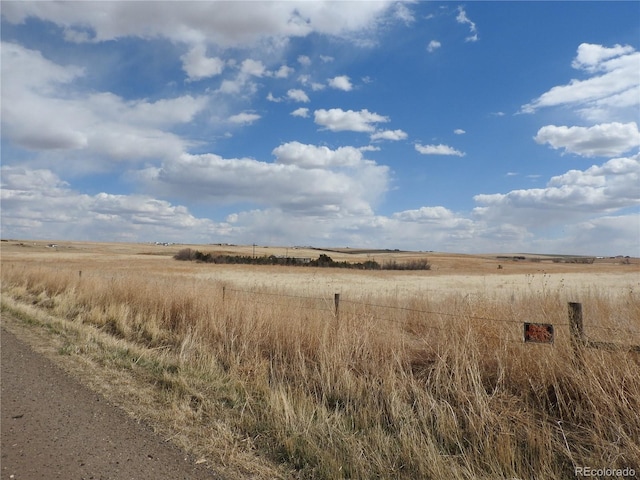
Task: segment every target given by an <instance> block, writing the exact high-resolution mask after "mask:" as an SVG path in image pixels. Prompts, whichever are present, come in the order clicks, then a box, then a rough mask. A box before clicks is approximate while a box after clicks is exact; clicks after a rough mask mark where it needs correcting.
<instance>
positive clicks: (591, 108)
mask: <svg viewBox="0 0 640 480" xmlns="http://www.w3.org/2000/svg"><path fill="white" fill-rule="evenodd" d="M639 62H640V53H639V52H636V51H635V50H634V49H633V48H632V47H629V46H625V47H622V46H620V45H615V46H614V47H612V48H607V47H603V46H601V45H592V44H585V43H583V44H581V45H580V46H579V47H578V54H577V56H576V58H575V59H574V60H573V63H572V66H573V67H574V68H576V69H579V70H582V71H584V72H586V73H587V74H591V75H592V76H591V77H590V78H587V79H585V80H576V79H574V80H571V81H570V82H569V83H568V84H566V85H561V86H556V87H553V88H551V89H550V90H549V91H547V92H545V93H543V94H542V95H540V96H539V97H538V98H536V99H534V100H532V101H531V102H529V103H527V104H525V105H523V106H522V107H521V109H520V112H521V113H534V112H536V111H537V110H539V109H541V108H548V107H558V106H570V107H573V108H575V109H576V110H577V112H578V113H579V114H580V115H581V116H582V117H583V118H586V119H589V120H593V121H609V120H617V121H620V120H621V119H629V120H633V119H636V118H637V113H638V108H639V107H640V83H639V82H638V63H639Z"/></svg>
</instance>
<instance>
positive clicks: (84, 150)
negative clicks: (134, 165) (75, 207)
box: [1, 42, 209, 171]
mask: <svg viewBox="0 0 640 480" xmlns="http://www.w3.org/2000/svg"><path fill="white" fill-rule="evenodd" d="M2 68H3V72H5V71H7V72H11V75H4V76H3V85H2V105H1V112H2V134H3V139H6V140H8V141H9V142H11V143H13V144H15V145H19V146H21V147H23V148H26V149H29V150H32V151H37V152H45V151H48V152H50V153H55V152H60V153H63V152H66V154H65V156H64V158H62V159H61V158H60V157H59V156H56V155H51V156H50V157H49V158H50V160H49V163H50V166H51V167H53V166H58V167H63V166H64V165H70V164H71V163H72V162H74V161H75V165H76V167H80V168H82V169H83V170H85V171H90V170H102V169H104V167H105V163H108V162H110V161H118V162H119V161H128V162H136V161H139V160H143V159H153V158H156V159H157V158H165V157H166V156H170V155H176V154H179V153H180V152H182V151H184V149H185V148H186V147H187V146H188V145H189V143H188V142H186V141H184V140H182V139H181V138H180V137H178V136H177V135H175V134H173V133H171V132H170V131H168V129H170V128H172V127H173V126H175V125H180V124H185V123H188V122H191V121H192V120H193V119H194V118H195V117H196V115H198V114H199V113H200V112H202V111H203V110H204V109H205V108H206V107H207V105H208V102H209V99H208V98H207V97H206V96H199V97H192V96H190V95H184V96H181V97H176V98H169V99H160V100H157V101H154V102H150V101H147V100H129V101H126V100H124V99H122V98H121V97H119V96H117V95H114V94H112V93H100V92H88V93H84V92H83V91H82V90H79V89H77V88H76V86H75V81H76V80H80V79H81V76H82V75H83V73H84V70H83V69H80V68H78V67H76V66H61V65H58V64H56V63H54V62H51V61H50V60H47V59H45V58H44V57H43V56H42V54H41V53H40V52H38V51H35V50H30V49H26V48H24V47H21V46H19V45H16V44H11V43H6V42H5V43H3V44H2ZM33 72H38V75H34V73H33ZM9 99H10V100H9ZM87 156H93V158H94V163H93V164H91V163H90V162H87V161H86V157H87Z"/></svg>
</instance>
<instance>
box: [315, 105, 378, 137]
mask: <svg viewBox="0 0 640 480" xmlns="http://www.w3.org/2000/svg"><path fill="white" fill-rule="evenodd" d="M314 117H315V123H316V124H318V125H321V126H323V127H326V128H328V129H329V130H331V131H332V132H341V131H352V132H373V131H375V124H376V123H381V122H388V121H389V118H388V117H385V116H382V115H379V114H377V113H372V112H370V111H369V110H367V109H364V110H360V111H354V110H346V111H345V110H342V109H340V108H332V109H330V110H325V109H320V110H316V111H315V112H314Z"/></svg>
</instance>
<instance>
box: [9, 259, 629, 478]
mask: <svg viewBox="0 0 640 480" xmlns="http://www.w3.org/2000/svg"><path fill="white" fill-rule="evenodd" d="M165 261H166V262H168V268H171V269H174V268H176V269H177V268H184V267H182V266H180V267H178V266H175V264H174V263H171V262H172V260H170V259H166V260H165ZM254 268H255V267H254ZM83 272H84V273H83V275H82V276H80V275H79V274H78V264H73V265H72V266H69V265H68V264H66V263H65V262H51V263H47V264H44V265H43V264H40V265H38V264H32V263H24V264H22V265H21V264H18V263H15V264H13V266H11V267H9V268H6V267H3V269H2V295H3V300H4V303H5V304H6V305H10V306H11V307H10V308H12V309H14V310H16V311H17V310H19V309H20V308H21V307H20V305H30V307H29V308H31V309H33V308H37V309H40V310H45V311H46V312H48V314H50V315H52V316H54V317H57V318H63V319H66V321H68V322H71V323H72V324H77V325H89V326H91V327H92V328H95V329H99V330H100V331H101V332H103V333H108V334H109V335H110V336H112V337H115V338H116V339H121V340H122V341H123V342H125V341H126V342H129V343H128V345H134V346H135V349H133V350H135V352H134V351H133V350H131V351H129V353H127V351H128V350H127V351H120V350H117V349H115V350H110V351H107V352H104V353H103V356H104V357H105V359H104V360H103V361H104V362H107V361H110V362H117V364H118V365H119V366H120V368H122V369H125V370H126V369H131V370H133V369H134V368H135V369H139V370H140V369H142V371H143V373H144V375H142V377H141V378H142V379H143V380H144V381H146V382H147V383H149V384H150V385H153V386H154V388H155V389H156V390H160V391H162V392H163V394H164V395H165V397H166V398H167V399H168V402H169V403H168V406H167V407H166V418H165V420H166V421H167V422H169V423H173V424H174V427H175V428H182V426H181V425H184V424H192V425H194V426H195V427H194V429H193V430H192V432H195V433H193V434H192V436H191V437H189V438H188V439H187V440H185V442H186V444H187V446H189V447H190V448H192V449H193V450H194V451H198V452H200V453H201V454H203V455H205V456H207V458H209V459H210V460H212V462H214V463H215V462H223V463H226V464H228V465H232V466H233V465H235V466H234V467H233V468H235V471H236V472H243V471H244V472H245V473H247V472H253V474H255V469H254V470H252V468H251V467H250V466H249V465H245V466H242V465H241V463H242V462H243V461H249V460H248V458H250V457H248V456H246V455H244V454H242V453H241V452H244V453H246V452H247V451H254V452H258V453H259V454H260V455H262V456H266V457H268V458H270V459H271V460H272V461H274V462H275V463H284V464H285V465H287V466H289V468H290V469H291V471H293V472H294V473H292V474H291V475H293V476H298V477H302V478H327V479H334V478H363V479H365V478H376V477H378V478H434V479H439V478H454V479H455V478H459V479H476V478H487V479H489V478H491V479H493V478H540V479H549V478H572V477H573V476H574V467H575V466H590V467H593V468H604V467H607V468H625V467H629V468H634V469H635V471H636V472H638V471H640V416H639V415H638V412H639V411H640V354H638V353H635V352H632V351H629V350H627V349H625V348H621V349H618V350H613V351H609V350H598V349H587V350H585V351H583V352H582V354H581V355H580V356H579V357H578V356H576V354H575V352H574V351H573V350H572V348H571V344H570V342H569V334H568V325H567V322H568V318H567V303H566V302H567V299H568V298H569V297H570V294H571V292H566V291H564V290H561V289H558V288H544V289H542V290H538V291H535V292H534V291H526V290H517V291H514V293H513V294H511V295H495V296H491V295H468V294H466V293H465V292H453V291H450V292H449V293H446V294H443V295H423V296H405V295H393V294H389V295H380V294H378V293H373V292H368V291H367V290H366V289H363V290H362V291H361V292H360V293H359V294H356V292H355V291H354V292H353V293H352V294H350V295H349V296H343V297H341V299H340V308H339V312H338V315H337V316H336V315H335V306H334V303H333V302H334V299H333V298H332V297H331V296H326V297H323V298H309V297H310V295H309V296H307V295H301V294H300V292H299V291H295V290H290V289H281V288H277V287H271V288H270V287H269V286H268V285H265V284H260V285H256V286H255V288H253V289H249V288H247V286H246V285H244V286H243V287H238V286H235V285H234V284H230V283H228V282H227V283H221V282H215V281H212V280H209V279H204V278H196V277H193V276H186V275H184V276H183V275H180V276H172V275H167V274H166V272H162V271H161V270H144V269H143V270H140V271H138V270H137V269H135V268H120V269H117V268H112V269H104V270H99V269H94V270H91V269H90V268H89V267H88V266H85V267H83ZM223 287H224V288H223ZM248 290H252V291H251V292H249V291H248ZM580 297H581V298H580V299H579V300H580V301H581V302H582V303H583V306H584V310H585V323H586V325H587V327H586V330H587V333H588V334H590V335H593V336H599V338H601V339H606V340H610V341H616V342H618V343H620V344H630V343H635V344H640V298H639V297H640V295H639V293H638V290H637V289H635V290H634V289H633V288H631V287H629V288H626V289H625V290H624V291H618V292H616V294H615V295H610V294H609V293H608V292H607V291H606V290H605V291H602V290H599V289H598V288H597V285H594V288H593V289H591V290H586V291H581V293H580ZM25 308H26V307H25ZM525 321H527V322H528V321H534V322H545V323H553V324H554V325H555V326H556V340H555V343H554V344H553V345H530V344H523V343H522V323H523V322H525ZM118 348H120V347H118ZM131 348H133V347H131ZM81 350H82V348H78V347H77V346H76V347H75V349H74V348H71V349H70V351H72V352H76V353H78V352H80V353H82V352H81ZM121 350H122V349H121ZM125 350H126V349H125ZM118 352H120V353H118ZM132 352H133V353H132ZM144 352H146V353H144ZM149 352H155V353H154V354H151V353H149ZM109 355H110V357H109ZM220 432H224V435H223V436H224V440H225V441H226V442H230V443H233V448H231V447H230V449H232V450H234V451H235V452H236V454H235V457H233V458H230V457H229V456H228V455H227V456H225V454H221V453H220V449H221V448H223V447H221V445H220V442H219V441H214V440H213V438H212V437H213V436H214V434H215V435H220ZM238 452H240V453H238ZM270 474H273V473H272V472H271V473H270ZM280 474H282V473H280ZM265 475H267V474H265ZM282 475H285V474H282Z"/></svg>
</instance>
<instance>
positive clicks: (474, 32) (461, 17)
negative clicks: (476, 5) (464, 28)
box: [456, 7, 478, 42]
mask: <svg viewBox="0 0 640 480" xmlns="http://www.w3.org/2000/svg"><path fill="white" fill-rule="evenodd" d="M456 21H457V22H458V23H462V24H466V25H469V32H470V33H471V35H469V36H468V37H467V38H466V39H465V41H467V42H477V41H478V29H477V28H476V24H475V23H474V22H472V21H471V20H469V17H467V12H466V11H465V10H464V8H462V7H458V16H457V17H456Z"/></svg>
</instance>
